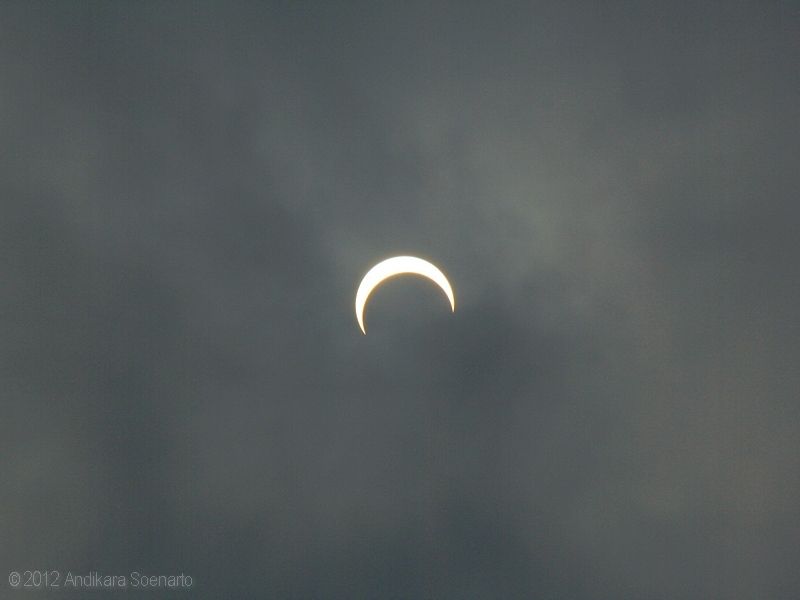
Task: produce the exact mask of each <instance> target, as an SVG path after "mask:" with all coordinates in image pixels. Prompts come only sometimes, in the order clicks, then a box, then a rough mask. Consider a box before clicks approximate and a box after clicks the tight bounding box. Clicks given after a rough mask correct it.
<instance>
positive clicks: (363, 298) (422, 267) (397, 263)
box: [356, 256, 456, 335]
mask: <svg viewBox="0 0 800 600" xmlns="http://www.w3.org/2000/svg"><path fill="white" fill-rule="evenodd" d="M407 273H408V274H414V275H422V276H423V277H427V278H428V279H430V280H431V281H433V282H434V283H435V284H437V285H438V286H439V287H440V288H442V291H443V292H444V293H445V294H446V295H447V299H448V300H450V308H451V309H452V311H453V312H455V310H456V299H455V297H454V296H453V288H451V287H450V282H449V281H447V277H445V276H444V273H442V272H441V271H440V270H439V269H437V268H436V267H435V266H433V265H432V264H431V263H429V262H428V261H427V260H422V259H421V258H416V257H414V256H395V257H394V258H387V259H386V260H384V261H382V262H379V263H378V264H377V265H375V266H374V267H372V268H371V269H370V270H369V271H367V274H366V275H364V279H362V280H361V285H359V286H358V292H356V318H357V319H358V325H359V327H361V331H362V332H363V333H364V335H366V334H367V330H366V329H365V327H364V307H365V306H366V304H367V300H368V299H369V295H370V294H371V293H372V290H374V289H375V288H376V287H378V286H379V285H380V284H381V283H383V282H384V281H386V280H387V279H388V278H389V277H394V276H395V275H403V274H407Z"/></svg>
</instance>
